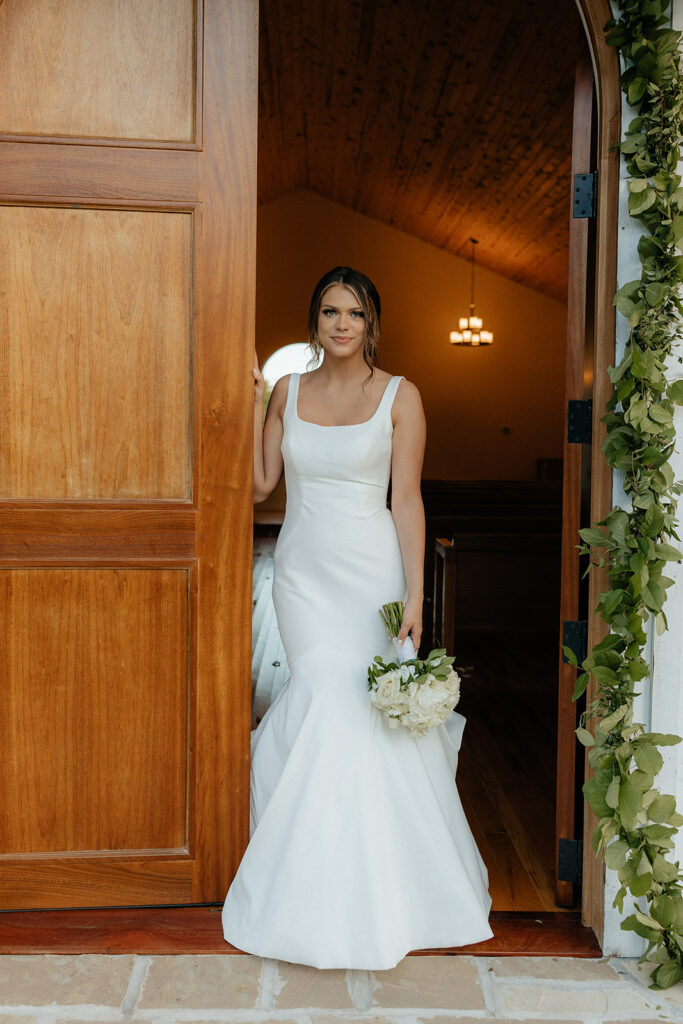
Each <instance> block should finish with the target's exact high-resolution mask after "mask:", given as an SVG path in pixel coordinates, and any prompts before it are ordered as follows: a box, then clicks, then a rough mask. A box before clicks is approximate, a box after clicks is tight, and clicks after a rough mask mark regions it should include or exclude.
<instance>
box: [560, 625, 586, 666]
mask: <svg viewBox="0 0 683 1024" xmlns="http://www.w3.org/2000/svg"><path fill="white" fill-rule="evenodd" d="M562 643H563V644H564V646H565V647H569V649H570V650H572V651H573V652H574V654H575V655H576V660H577V661H578V663H579V665H580V664H581V662H582V661H584V659H585V658H586V656H587V654H588V619H579V620H578V621H576V622H563V623H562ZM562 661H565V662H567V663H569V658H567V656H566V655H565V653H564V651H562Z"/></svg>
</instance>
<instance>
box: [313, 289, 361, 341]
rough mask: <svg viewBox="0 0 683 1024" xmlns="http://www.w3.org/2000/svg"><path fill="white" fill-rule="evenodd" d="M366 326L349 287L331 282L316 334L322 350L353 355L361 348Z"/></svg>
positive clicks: (321, 308) (324, 297) (326, 292)
mask: <svg viewBox="0 0 683 1024" xmlns="http://www.w3.org/2000/svg"><path fill="white" fill-rule="evenodd" d="M365 327H366V323H365V314H364V313H363V308H362V306H360V305H359V303H358V299H357V298H356V296H355V295H354V293H353V292H352V291H351V289H350V288H347V287H346V286H345V285H343V284H333V285H330V287H329V288H328V289H327V291H325V292H324V293H323V297H322V302H321V303H320V312H319V313H318V337H319V338H320V344H321V345H322V347H323V349H324V350H325V352H326V353H328V352H329V354H330V355H332V356H337V357H340V358H342V359H343V358H348V357H349V356H353V355H354V354H355V353H356V352H358V350H359V349H361V350H362V348H363V344H364V342H365Z"/></svg>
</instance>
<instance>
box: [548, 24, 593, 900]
mask: <svg viewBox="0 0 683 1024" xmlns="http://www.w3.org/2000/svg"><path fill="white" fill-rule="evenodd" d="M595 120H596V116H595V90H594V82H593V68H592V64H591V60H590V54H589V53H588V47H587V43H586V40H585V38H584V36H583V31H581V41H580V46H579V60H578V63H577V68H576V76H575V85H574V114H573V138H572V199H571V212H570V218H571V219H570V227H569V288H568V296H567V356H566V385H565V421H564V430H565V432H564V438H565V440H564V470H563V492H562V504H563V508H562V586H561V598H560V624H559V627H560V628H559V635H560V645H559V689H558V730H557V791H556V842H555V850H556V881H555V899H556V902H557V903H558V904H559V905H560V906H569V907H571V906H574V904H575V901H576V893H577V889H578V882H575V881H570V880H569V875H571V873H572V872H571V867H572V861H573V865H574V866H576V868H577V869H579V870H580V865H581V856H580V848H579V846H578V840H579V838H580V836H581V833H582V827H581V825H582V817H581V815H582V803H583V798H582V794H581V790H580V786H581V783H582V781H583V758H580V759H577V757H576V751H577V743H578V741H577V739H576V733H575V729H576V724H577V704H576V702H574V701H573V700H572V694H573V691H574V685H575V683H576V676H577V672H576V669H575V668H574V667H573V666H572V665H571V664H569V663H568V662H566V661H565V660H563V655H562V646H561V645H562V643H563V642H567V640H568V639H569V637H568V636H565V635H564V632H565V631H564V623H566V622H575V623H579V622H581V621H585V620H586V618H587V614H588V611H587V598H588V581H587V580H586V579H583V580H582V579H581V576H582V573H583V571H584V569H585V564H584V562H585V559H579V555H578V552H577V550H576V545H577V544H579V543H580V542H581V539H580V537H579V534H578V530H579V528H580V527H582V526H587V525H589V524H590V480H591V453H590V443H589V440H588V441H587V442H586V443H583V442H573V441H568V439H567V438H568V408H569V402H570V401H571V400H578V401H586V400H588V399H590V398H591V396H592V393H593V375H594V371H593V362H594V360H593V351H594V341H593V309H594V287H593V280H594V271H595V219H594V216H584V215H581V216H576V213H579V214H585V213H589V212H590V211H588V210H575V209H574V207H575V205H576V204H575V198H574V194H573V185H574V176H575V175H583V174H585V173H586V172H591V171H592V170H593V168H594V167H595V159H596V157H595V143H596V130H595V128H596V125H595ZM585 408H586V411H587V412H588V413H590V408H589V407H588V406H586V407H585ZM588 422H590V415H589V417H588ZM569 646H572V644H571V643H570V644H569ZM572 649H575V647H572ZM577 653H578V652H577ZM581 749H583V748H581ZM560 851H562V858H561V857H560ZM565 851H566V852H567V854H568V855H567V856H565ZM561 859H562V861H565V860H566V861H567V862H568V865H565V864H564V863H561ZM567 867H569V870H567ZM563 876H564V877H563Z"/></svg>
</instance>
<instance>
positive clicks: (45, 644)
mask: <svg viewBox="0 0 683 1024" xmlns="http://www.w3.org/2000/svg"><path fill="white" fill-rule="evenodd" d="M189 592H190V587H189V578H188V571H187V570H186V569H116V568H71V567H63V568H42V569H38V568H35V569H33V568H31V569H25V568H14V569H2V570H0V606H1V607H2V608H3V611H4V615H5V634H4V643H3V645H2V649H1V650H0V675H1V677H2V680H3V686H2V689H1V690H0V749H2V751H3V762H4V766H3V772H2V775H0V853H2V854H10V853H17V854H25V853H62V852H73V851H81V852H84V851H98V852H101V851H104V850H128V851H139V850H150V849H160V850H163V849H168V850H181V849H184V848H185V847H186V846H187V815H188V807H187V792H188V786H187V778H186V773H187V745H188V735H187V723H188V711H189V701H188V676H189V667H190V666H189V645H188V636H187V624H188V619H189V599H188V598H189Z"/></svg>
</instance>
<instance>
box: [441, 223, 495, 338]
mask: <svg viewBox="0 0 683 1024" xmlns="http://www.w3.org/2000/svg"><path fill="white" fill-rule="evenodd" d="M470 242H471V243H472V277H471V281H470V315H469V316H461V317H460V319H459V322H458V330H457V331H451V345H490V344H491V342H492V341H493V334H492V333H491V331H484V330H482V328H483V326H484V321H483V320H482V319H481V317H480V316H475V315H474V247H475V245H477V244H478V242H477V239H476V238H470Z"/></svg>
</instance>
